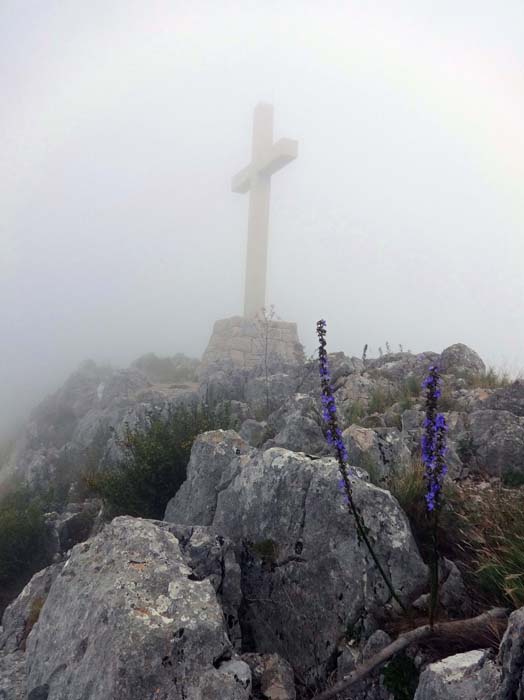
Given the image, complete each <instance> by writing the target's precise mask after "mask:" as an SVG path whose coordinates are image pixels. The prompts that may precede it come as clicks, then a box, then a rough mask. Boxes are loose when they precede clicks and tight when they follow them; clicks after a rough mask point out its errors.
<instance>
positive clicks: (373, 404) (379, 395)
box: [368, 388, 397, 413]
mask: <svg viewBox="0 0 524 700" xmlns="http://www.w3.org/2000/svg"><path fill="white" fill-rule="evenodd" d="M396 400H397V397H396V396H395V395H394V394H392V393H391V392H390V391H384V389H380V388H378V389H374V390H373V391H372V392H371V393H370V398H369V403H368V413H384V412H385V411H386V410H387V409H388V408H389V407H390V406H392V405H393V404H394V403H396Z"/></svg>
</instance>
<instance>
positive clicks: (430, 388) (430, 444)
mask: <svg viewBox="0 0 524 700" xmlns="http://www.w3.org/2000/svg"><path fill="white" fill-rule="evenodd" d="M441 384H442V379H441V377H440V374H439V370H438V367H436V366H433V367H430V368H429V373H428V376H427V377H426V378H425V379H424V381H423V382H422V386H423V388H424V389H426V418H425V420H424V435H423V436H422V461H423V462H424V467H425V475H424V476H425V479H426V485H427V489H426V496H425V498H426V507H427V509H428V511H430V512H431V511H435V510H438V509H439V508H440V505H441V503H440V497H441V492H442V482H443V479H444V476H445V475H446V472H447V471H448V469H447V466H446V463H445V459H444V456H445V454H446V431H447V429H448V427H447V425H446V419H445V418H444V415H443V414H442V413H438V410H437V408H438V407H437V401H438V399H439V398H440V396H441V388H440V387H441Z"/></svg>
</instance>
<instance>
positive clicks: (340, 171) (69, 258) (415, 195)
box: [0, 0, 524, 434]
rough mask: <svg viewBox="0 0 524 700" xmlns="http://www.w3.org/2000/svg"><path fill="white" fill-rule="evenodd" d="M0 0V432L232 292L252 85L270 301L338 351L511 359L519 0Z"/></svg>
mask: <svg viewBox="0 0 524 700" xmlns="http://www.w3.org/2000/svg"><path fill="white" fill-rule="evenodd" d="M109 5H110V6H108V4H107V3H104V2H101V0H94V1H93V2H90V3H88V4H85V3H81V2H79V1H78V0H71V1H69V2H66V3H61V2H60V3H59V2H58V1H57V0H49V1H48V2H46V3H45V4H41V3H37V2H34V1H33V0H27V1H26V2H24V3H19V2H15V1H14V0H6V2H4V3H2V6H1V7H0V36H1V39H2V43H1V52H2V62H1V67H0V85H1V87H2V96H3V101H2V102H3V105H2V109H1V111H0V138H1V141H2V153H3V161H2V163H3V172H4V182H3V187H2V190H1V193H0V201H1V203H2V211H3V212H4V216H3V217H2V218H3V222H2V225H1V228H0V238H1V240H2V256H1V258H0V308H1V309H2V336H1V339H2V343H1V346H0V382H1V386H2V394H1V400H0V434H2V433H3V432H5V431H6V430H9V428H10V426H11V425H12V424H13V423H14V421H15V420H16V419H17V418H19V417H20V416H22V415H24V414H25V413H26V412H27V411H28V409H29V408H31V407H32V406H33V405H34V403H35V402H36V401H38V400H40V399H41V398H42V397H43V396H44V395H45V394H47V393H49V392H51V391H54V390H55V389H57V388H58V387H59V385H60V384H61V383H62V382H63V381H64V380H65V379H66V378H67V376H68V375H69V374H70V372H71V371H73V370H74V369H75V368H76V367H78V366H79V364H80V363H81V362H82V361H83V360H85V359H87V358H92V359H94V360H95V361H98V362H110V363H111V364H113V365H114V366H127V365H128V364H129V363H130V362H131V361H132V360H133V359H136V358H137V357H138V356H139V355H141V354H143V353H145V352H155V353H156V354H158V355H164V356H166V355H173V354H175V353H176V352H184V353H186V354H188V355H190V356H201V354H202V352H203V351H204V349H205V346H206V344H207V341H208V339H209V336H210V333H211V330H212V326H213V322H214V321H215V320H217V319H219V318H225V317H228V316H232V315H236V314H239V313H240V312H241V309H242V300H243V283H244V280H243V275H244V263H245V247H246V231H247V204H248V197H247V195H243V196H242V195H239V194H233V193H232V192H231V190H230V181H231V177H232V176H233V175H234V174H235V173H236V172H237V171H238V170H240V169H241V168H242V167H244V166H245V165H247V164H248V162H249V159H250V153H251V128H252V114H253V108H254V107H255V105H256V104H257V103H258V102H260V101H267V102H271V103H272V104H273V105H274V109H275V138H279V137H281V136H283V137H289V138H294V139H297V140H298V141H299V156H298V159H297V160H296V161H295V162H293V163H292V164H290V165H289V166H287V167H286V168H285V169H284V170H283V171H282V172H279V173H278V174H276V175H275V176H274V177H273V179H272V196H271V214H270V248H269V266H268V298H267V305H268V306H269V305H270V304H274V305H275V309H276V312H277V314H278V315H279V316H280V317H282V318H283V319H285V320H290V321H296V322H297V323H298V328H299V334H300V337H301V340H302V342H303V343H304V345H305V346H306V351H307V352H308V353H310V352H312V351H313V349H314V346H315V337H314V328H315V322H316V320H317V319H318V318H320V317H324V318H326V319H327V320H328V331H329V336H328V342H329V349H330V350H333V351H335V350H344V351H345V352H346V353H348V354H350V355H351V354H353V355H357V356H359V355H360V354H361V352H362V347H363V346H364V344H365V343H368V344H369V346H370V354H374V355H376V354H377V353H378V347H379V346H382V348H383V349H385V343H386V341H389V343H390V344H391V347H392V348H393V349H397V348H398V345H399V344H402V345H403V347H404V349H408V348H409V349H411V350H412V351H413V352H421V351H423V350H435V351H437V352H440V351H441V350H442V349H443V348H444V347H446V346H449V345H451V344H452V343H455V342H463V343H466V344H467V345H469V346H470V347H472V348H473V349H475V350H476V351H477V352H478V353H479V354H480V355H481V357H482V358H483V359H484V361H485V362H486V363H487V364H489V365H494V366H496V367H500V368H505V369H508V370H510V371H512V372H518V371H519V370H520V369H522V368H524V316H523V314H522V308H521V307H522V300H523V299H524V278H523V275H522V270H521V268H522V264H521V263H522V260H523V256H524V236H523V231H524V135H523V129H522V124H523V123H524V90H523V88H524V70H523V69H524V42H523V41H522V37H523V36H524V5H522V3H520V2H517V0H508V1H507V2H506V3H504V5H503V6H494V5H493V3H488V2H475V3H473V2H472V1H470V0H465V2H463V3H461V4H460V7H457V4H456V3H452V2H450V1H449V0H443V2H441V3H439V5H438V8H437V9H435V5H434V3H430V2H429V1H424V0H418V1H417V2H415V1H414V0H410V1H408V0H399V2H397V3H395V8H394V9H393V8H391V7H390V6H389V5H388V4H386V3H384V2H369V3H366V4H365V6H364V5H362V4H361V3H357V2H349V3H347V2H329V1H327V2H324V3H322V4H319V3H313V2H301V3H298V2H282V3H278V5H277V4H276V3H265V4H263V5H261V4H259V3H254V2H246V3H240V2H223V3H211V2H195V3H182V2H177V1H175V2H167V0H162V1H160V0H159V1H153V2H151V3H138V2H134V1H133V0H125V1H124V0H115V1H114V2H112V3H110V4H109Z"/></svg>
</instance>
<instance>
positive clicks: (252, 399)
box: [245, 372, 296, 417]
mask: <svg viewBox="0 0 524 700" xmlns="http://www.w3.org/2000/svg"><path fill="white" fill-rule="evenodd" d="M295 383H296V382H295V377H294V375H293V374H290V373H288V372H276V373H274V374H270V375H268V376H267V377H265V376H263V375H262V376H254V377H250V378H249V379H248V381H247V383H246V394H245V396H246V401H247V403H248V404H249V405H250V407H251V408H252V410H253V411H254V412H255V415H258V414H263V415H264V416H265V417H267V416H268V415H269V414H270V413H272V412H273V411H275V410H276V409H277V408H278V407H279V406H281V405H282V404H283V403H284V402H285V401H286V399H288V398H289V397H290V396H292V395H293V394H294V391H295Z"/></svg>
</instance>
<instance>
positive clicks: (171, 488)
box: [85, 406, 229, 519]
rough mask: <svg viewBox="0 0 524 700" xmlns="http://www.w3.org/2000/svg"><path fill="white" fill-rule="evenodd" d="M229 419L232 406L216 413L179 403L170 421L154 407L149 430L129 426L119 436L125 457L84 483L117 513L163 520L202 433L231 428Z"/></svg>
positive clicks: (89, 476)
mask: <svg viewBox="0 0 524 700" xmlns="http://www.w3.org/2000/svg"><path fill="white" fill-rule="evenodd" d="M228 422H229V418H228V411H227V409H226V410H224V411H222V412H221V414H220V415H217V414H216V413H214V412H211V411H209V410H208V409H207V408H205V407H203V406H198V407H192V408H187V407H177V408H175V409H173V410H172V411H171V413H170V415H169V416H168V418H167V419H165V418H164V417H162V415H161V414H160V413H159V412H158V411H152V412H151V413H150V414H149V415H148V426H147V428H146V429H145V430H144V429H141V428H130V427H129V425H126V426H125V430H124V435H123V438H122V439H120V440H119V446H120V448H121V449H122V451H123V453H124V455H125V456H124V458H123V459H122V461H121V462H119V463H118V464H116V465H115V466H113V467H112V468H110V469H108V470H107V471H104V472H98V473H92V472H91V473H88V474H86V475H85V483H86V485H87V487H88V488H89V489H91V490H92V492H93V493H95V494H97V495H99V496H101V497H102V498H103V499H104V501H105V502H106V504H107V505H108V506H109V507H110V509H111V511H112V513H113V514H115V515H133V516H137V517H145V518H155V519H162V518H163V517H164V511H165V508H166V505H167V502H168V501H169V499H170V498H171V497H172V496H174V495H175V493H176V492H177V491H178V489H179V488H180V486H181V485H182V483H183V481H184V480H185V478H186V467H187V463H188V461H189V455H190V452H191V447H192V445H193V442H194V440H195V438H196V437H197V435H199V434H200V433H203V432H205V431H206V430H213V429H215V428H218V427H228Z"/></svg>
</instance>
